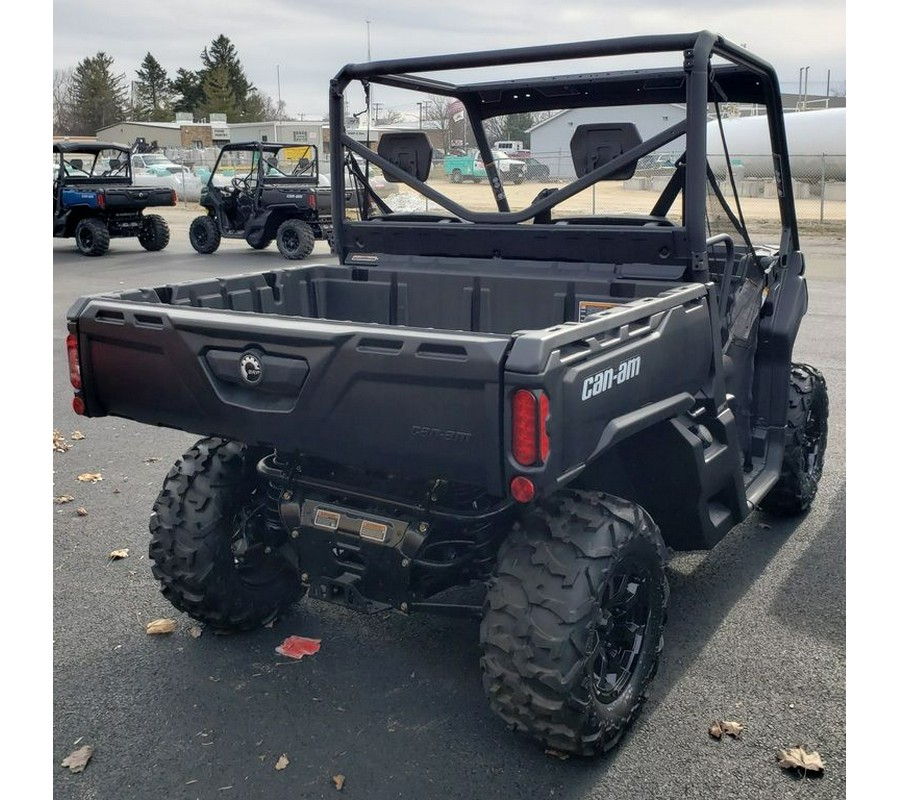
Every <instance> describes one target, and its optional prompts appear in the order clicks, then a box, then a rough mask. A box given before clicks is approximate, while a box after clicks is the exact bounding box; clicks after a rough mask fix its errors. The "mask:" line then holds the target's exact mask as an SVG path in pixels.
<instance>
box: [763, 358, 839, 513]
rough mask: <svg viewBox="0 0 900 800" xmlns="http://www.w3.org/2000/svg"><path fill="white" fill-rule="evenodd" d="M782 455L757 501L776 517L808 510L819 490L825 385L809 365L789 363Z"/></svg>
mask: <svg viewBox="0 0 900 800" xmlns="http://www.w3.org/2000/svg"><path fill="white" fill-rule="evenodd" d="M789 392H790V394H789V396H788V418H787V430H786V433H785V442H784V458H783V459H782V462H781V475H780V476H779V477H778V482H777V483H776V484H775V485H774V486H773V487H772V489H771V490H770V491H769V493H768V494H767V495H766V496H765V497H764V498H763V501H762V503H760V508H762V510H763V511H766V512H767V513H770V514H775V515H777V516H795V515H797V514H803V513H804V512H806V511H808V510H809V507H810V505H812V501H813V499H814V498H815V496H816V493H817V492H818V489H819V480H820V479H821V477H822V467H823V466H824V465H825V447H826V445H827V443H828V387H827V385H826V383H825V378H824V376H823V375H822V373H821V372H819V371H818V370H817V369H815V368H814V367H811V366H809V364H792V365H791V386H790V390H789Z"/></svg>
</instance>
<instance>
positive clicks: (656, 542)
mask: <svg viewBox="0 0 900 800" xmlns="http://www.w3.org/2000/svg"><path fill="white" fill-rule="evenodd" d="M666 554H667V550H666V547H665V545H664V543H663V541H662V537H661V536H660V533H659V529H658V528H657V526H656V524H655V523H654V522H653V520H652V519H651V518H650V516H649V515H648V514H647V513H646V511H644V510H643V509H642V508H641V507H640V506H637V505H635V504H633V503H630V502H628V501H626V500H622V499H620V498H617V497H612V496H610V495H604V494H600V493H597V492H571V491H565V492H561V493H560V496H558V497H557V498H555V499H554V500H553V501H552V502H547V503H546V504H544V508H542V509H541V510H540V511H538V512H536V513H534V514H532V515H530V516H528V517H526V518H525V519H524V521H523V522H522V523H519V524H517V525H516V527H515V528H514V530H513V532H512V533H511V534H510V536H509V537H508V539H507V540H506V541H505V542H504V544H503V545H502V546H501V548H500V553H499V555H498V566H497V576H496V578H495V580H494V582H493V583H492V585H491V586H490V588H489V590H488V594H487V597H486V600H485V612H484V617H483V619H482V623H481V647H482V657H481V667H482V674H483V684H484V689H485V691H486V693H487V696H488V699H489V701H490V705H491V708H492V709H493V710H494V711H495V712H496V713H497V714H498V715H499V716H500V717H501V718H502V719H503V720H504V721H505V722H506V723H507V724H508V725H510V726H511V727H512V728H513V729H514V730H521V731H524V732H526V733H528V734H529V735H531V736H532V737H534V738H536V739H537V740H538V741H540V742H542V743H543V744H544V745H545V746H547V747H552V748H555V749H557V750H560V751H565V752H570V753H575V754H578V755H584V756H591V755H595V754H597V753H601V752H605V751H607V750H609V749H610V748H612V747H614V746H615V745H616V744H617V743H618V741H619V739H620V738H621V736H622V734H623V733H624V732H625V730H626V729H627V728H628V726H629V725H630V724H631V723H632V721H633V720H634V719H635V717H636V716H637V714H638V712H639V710H640V708H641V705H642V704H643V701H644V698H645V693H646V690H647V687H648V685H649V683H650V681H651V680H652V678H653V676H654V675H655V674H656V668H657V663H658V660H659V654H660V652H661V651H662V646H663V636H662V631H663V625H664V624H665V614H666V606H667V604H668V597H669V587H668V581H667V579H666V574H665V561H666Z"/></svg>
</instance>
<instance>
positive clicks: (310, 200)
mask: <svg viewBox="0 0 900 800" xmlns="http://www.w3.org/2000/svg"><path fill="white" fill-rule="evenodd" d="M306 205H307V206H309V207H310V208H315V207H316V196H315V195H314V194H313V193H312V192H310V193H309V194H308V195H306Z"/></svg>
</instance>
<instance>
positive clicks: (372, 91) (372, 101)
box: [366, 19, 378, 123]
mask: <svg viewBox="0 0 900 800" xmlns="http://www.w3.org/2000/svg"><path fill="white" fill-rule="evenodd" d="M371 60H372V20H370V19H367V20H366V61H371ZM369 105H370V106H371V107H372V108H373V109H375V112H376V113H375V120H376V123H377V120H378V106H377V105H376V104H375V89H374V88H373V87H372V84H371V83H370V84H369ZM366 116H368V109H366Z"/></svg>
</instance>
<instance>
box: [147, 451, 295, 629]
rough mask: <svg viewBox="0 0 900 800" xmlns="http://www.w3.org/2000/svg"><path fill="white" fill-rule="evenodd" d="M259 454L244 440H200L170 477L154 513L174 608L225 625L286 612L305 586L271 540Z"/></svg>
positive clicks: (157, 562)
mask: <svg viewBox="0 0 900 800" xmlns="http://www.w3.org/2000/svg"><path fill="white" fill-rule="evenodd" d="M257 487H258V476H257V474H256V459H255V458H253V457H251V456H250V455H249V451H248V449H247V448H246V447H245V446H244V445H243V444H241V443H239V442H232V441H228V440H225V439H219V438H214V437H211V438H206V439H201V440H200V441H199V442H197V444H196V445H195V446H194V447H193V448H191V450H189V451H188V452H187V453H185V455H184V456H183V457H182V458H181V459H180V460H179V461H178V462H177V463H176V464H175V466H174V467H172V469H171V470H170V471H169V474H168V475H167V476H166V479H165V482H164V483H163V488H162V491H161V492H160V494H159V497H158V498H157V500H156V503H155V504H154V506H153V514H152V516H151V518H150V534H151V539H150V558H151V560H152V562H153V566H152V571H153V575H154V577H155V578H157V579H158V580H159V582H160V588H161V590H162V593H163V596H164V597H165V598H166V599H167V600H169V602H170V603H172V605H173V606H175V608H177V609H179V610H181V611H184V612H185V613H187V614H189V615H190V616H191V617H193V618H194V619H196V620H198V621H199V622H203V623H205V624H206V625H207V626H208V627H209V628H211V629H212V630H215V631H218V632H223V633H225V632H236V631H247V630H252V629H254V628H257V627H259V626H261V625H265V624H267V623H269V622H271V621H272V620H274V619H276V618H277V617H279V616H281V615H282V614H283V613H284V612H285V611H286V610H287V609H288V608H289V607H290V606H291V604H292V603H294V602H295V601H296V600H298V599H299V598H300V597H301V596H302V594H303V592H304V587H303V585H302V584H301V583H300V580H299V578H298V576H297V575H296V572H295V571H294V570H292V569H291V568H290V566H289V564H288V562H287V561H286V560H285V559H284V558H283V557H282V556H281V555H279V554H278V552H277V549H276V548H273V547H271V546H268V549H269V552H266V549H267V545H266V544H265V539H264V537H263V535H262V534H263V533H264V531H265V519H264V514H265V508H264V503H263V494H264V492H263V490H262V489H258V488H257Z"/></svg>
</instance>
